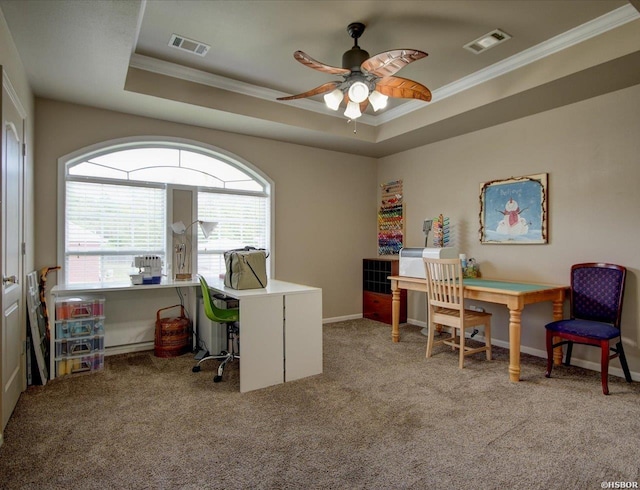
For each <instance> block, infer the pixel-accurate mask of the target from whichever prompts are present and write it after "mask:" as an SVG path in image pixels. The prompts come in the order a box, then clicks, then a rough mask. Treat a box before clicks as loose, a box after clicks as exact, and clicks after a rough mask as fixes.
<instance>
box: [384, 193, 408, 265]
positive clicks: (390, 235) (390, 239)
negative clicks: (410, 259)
mask: <svg viewBox="0 0 640 490" xmlns="http://www.w3.org/2000/svg"><path fill="white" fill-rule="evenodd" d="M380 187H381V189H382V194H381V204H380V210H379V211H378V255H398V254H399V253H400V249H401V248H402V247H403V241H404V204H403V202H402V181H401V180H395V181H392V182H387V183H386V184H382V185H381V186H380Z"/></svg>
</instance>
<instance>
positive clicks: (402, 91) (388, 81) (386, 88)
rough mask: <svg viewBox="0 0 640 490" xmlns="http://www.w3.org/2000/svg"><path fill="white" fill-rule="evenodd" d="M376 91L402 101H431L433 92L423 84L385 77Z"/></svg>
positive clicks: (379, 82)
mask: <svg viewBox="0 0 640 490" xmlns="http://www.w3.org/2000/svg"><path fill="white" fill-rule="evenodd" d="M376 90H377V91H378V92H380V93H381V94H384V95H387V96H389V97H396V98H402V99H420V100H424V101H425V102H429V101H430V100H431V91H430V90H429V89H428V88H427V87H425V86H424V85H422V84H421V83H418V82H414V81H413V80H408V79H406V78H401V77H384V78H381V79H380V80H379V81H378V84H377V85H376Z"/></svg>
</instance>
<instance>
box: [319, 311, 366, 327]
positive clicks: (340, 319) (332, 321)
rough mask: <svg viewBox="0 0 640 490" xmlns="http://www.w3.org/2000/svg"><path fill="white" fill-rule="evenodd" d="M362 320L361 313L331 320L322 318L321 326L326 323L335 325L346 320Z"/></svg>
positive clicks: (335, 317)
mask: <svg viewBox="0 0 640 490" xmlns="http://www.w3.org/2000/svg"><path fill="white" fill-rule="evenodd" d="M359 318H362V313H360V314H355V315H345V316H334V317H333V318H323V319H322V324H323V325H324V324H326V323H336V322H346V321H347V320H357V319H359Z"/></svg>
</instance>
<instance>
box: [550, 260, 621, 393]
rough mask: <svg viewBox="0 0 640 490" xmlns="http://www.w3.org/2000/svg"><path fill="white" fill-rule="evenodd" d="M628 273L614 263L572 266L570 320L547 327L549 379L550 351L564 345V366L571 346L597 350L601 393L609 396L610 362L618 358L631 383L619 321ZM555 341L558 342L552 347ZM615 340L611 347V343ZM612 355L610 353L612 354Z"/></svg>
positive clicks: (553, 323)
mask: <svg viewBox="0 0 640 490" xmlns="http://www.w3.org/2000/svg"><path fill="white" fill-rule="evenodd" d="M626 274H627V270H626V269H625V268H624V267H622V266H621V265H614V264H597V263H587V264H575V265H573V266H572V267H571V295H570V299H569V300H570V307H571V317H570V318H568V319H565V320H558V321H555V322H552V323H549V324H548V325H546V327H545V328H546V329H547V372H546V373H545V376H546V377H547V378H550V377H551V369H552V368H553V349H554V348H555V347H558V346H561V345H564V344H567V354H566V357H565V365H566V366H569V365H570V364H571V351H572V349H573V344H574V343H575V344H584V345H592V346H595V347H600V367H601V369H600V371H601V373H602V393H604V394H605V395H608V394H609V383H608V377H609V361H610V360H611V359H614V358H616V357H619V358H620V364H621V365H622V370H623V371H624V377H625V379H626V380H627V381H628V382H629V383H631V373H630V372H629V366H628V365H627V359H626V357H625V355H624V349H623V348H622V337H621V335H620V318H621V316H622V297H623V295H624V284H625V278H626ZM554 338H557V339H560V342H557V343H555V344H554ZM612 340H613V341H617V342H616V344H615V346H614V347H611V345H610V342H611V341H612ZM611 352H613V354H611Z"/></svg>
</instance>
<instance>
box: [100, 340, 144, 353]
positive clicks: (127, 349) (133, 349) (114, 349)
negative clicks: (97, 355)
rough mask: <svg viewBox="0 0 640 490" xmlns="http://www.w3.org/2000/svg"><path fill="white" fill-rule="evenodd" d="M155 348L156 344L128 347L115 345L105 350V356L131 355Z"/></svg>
mask: <svg viewBox="0 0 640 490" xmlns="http://www.w3.org/2000/svg"><path fill="white" fill-rule="evenodd" d="M154 346H155V343H154V342H139V343H137V344H128V345H115V346H113V347H106V348H105V350H104V355H105V356H116V355H118V354H129V353H131V352H142V351H145V350H153V348H154Z"/></svg>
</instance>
